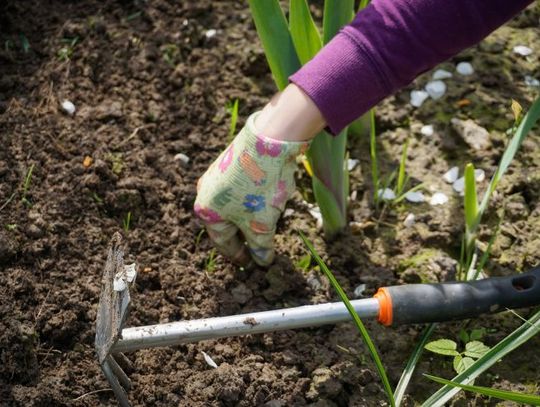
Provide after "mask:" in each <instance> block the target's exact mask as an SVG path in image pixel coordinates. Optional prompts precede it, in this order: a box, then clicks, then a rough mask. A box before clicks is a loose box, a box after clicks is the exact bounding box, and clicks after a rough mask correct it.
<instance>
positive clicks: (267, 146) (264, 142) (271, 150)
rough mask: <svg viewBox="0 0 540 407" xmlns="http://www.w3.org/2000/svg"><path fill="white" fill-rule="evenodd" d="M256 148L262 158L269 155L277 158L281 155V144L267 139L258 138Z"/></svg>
mask: <svg viewBox="0 0 540 407" xmlns="http://www.w3.org/2000/svg"><path fill="white" fill-rule="evenodd" d="M255 148H256V149H257V153H259V155H260V156H263V155H269V156H270V157H277V156H278V155H280V154H281V143H280V142H279V141H274V140H271V139H269V138H266V137H265V138H261V137H257V143H256V144H255Z"/></svg>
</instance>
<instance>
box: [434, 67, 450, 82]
mask: <svg viewBox="0 0 540 407" xmlns="http://www.w3.org/2000/svg"><path fill="white" fill-rule="evenodd" d="M451 77H452V72H448V71H447V70H446V69H437V70H436V71H435V72H433V76H432V78H433V80H439V79H448V78H451Z"/></svg>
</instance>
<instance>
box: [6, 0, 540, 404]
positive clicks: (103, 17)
mask: <svg viewBox="0 0 540 407" xmlns="http://www.w3.org/2000/svg"><path fill="white" fill-rule="evenodd" d="M539 18H540V9H539V8H538V6H532V7H530V8H529V9H528V10H526V11H524V12H523V13H521V14H520V15H519V16H518V17H517V18H516V19H515V20H514V21H512V22H511V23H510V24H508V25H507V26H505V27H503V28H501V29H499V30H498V31H497V32H496V33H494V34H493V35H492V36H490V37H489V38H488V39H487V40H485V41H484V42H482V43H481V44H480V45H479V46H477V47H474V48H472V49H469V50H467V51H465V52H464V53H462V54H461V55H459V56H457V57H456V58H454V59H453V60H452V61H449V62H448V63H446V64H443V66H442V67H443V68H446V69H447V70H449V71H451V72H453V73H454V75H453V78H451V79H449V80H446V83H447V85H448V92H447V94H446V95H445V96H444V97H443V98H442V99H439V100H436V101H434V100H428V101H426V102H425V103H424V104H423V105H422V106H421V107H420V108H413V107H412V106H411V105H410V103H409V92H410V90H412V89H415V88H419V87H423V85H424V84H425V83H426V82H427V81H428V80H429V78H430V73H426V74H425V75H424V76H422V77H421V78H419V79H418V80H417V81H416V82H415V84H412V85H411V86H410V87H409V88H407V89H405V90H403V91H401V92H399V93H398V94H397V95H395V96H393V97H391V98H389V99H387V100H386V101H384V102H383V103H382V104H381V106H380V107H378V108H377V127H378V129H377V131H378V134H379V138H378V140H379V151H380V162H381V166H382V172H383V174H386V175H388V174H389V173H390V172H391V170H392V169H393V168H395V167H396V166H397V165H398V162H399V154H400V151H401V146H402V143H403V142H405V140H406V139H408V138H409V139H410V140H411V141H410V145H409V153H408V160H407V171H408V173H409V175H410V176H411V177H412V178H413V179H415V180H418V181H422V182H425V183H426V185H427V188H428V191H427V192H426V194H427V195H430V194H431V193H433V192H435V191H442V192H444V193H446V194H447V195H448V196H449V198H450V200H449V202H448V203H446V204H445V205H439V206H431V205H429V204H428V203H421V204H413V203H407V202H403V203H401V204H399V205H397V206H392V207H388V208H386V209H385V210H384V211H383V212H382V213H381V212H374V209H373V205H372V200H371V198H372V189H371V185H370V179H371V178H370V172H369V168H370V162H369V156H368V154H366V152H367V151H368V149H369V139H368V137H350V140H349V144H350V149H349V150H350V156H351V158H357V159H360V164H359V165H358V166H357V167H356V168H355V169H353V170H352V173H351V191H356V199H355V200H353V201H351V205H350V221H351V222H355V223H354V226H353V227H352V228H351V230H350V231H348V232H347V233H346V234H345V235H344V236H342V237H340V238H339V239H338V240H337V241H335V242H333V243H331V244H327V243H325V242H324V241H323V239H322V235H321V233H320V231H318V230H317V228H316V226H315V225H316V222H315V220H314V219H313V218H312V217H311V216H310V215H309V213H308V211H307V208H306V206H305V204H304V203H303V199H304V198H306V197H307V198H309V197H310V196H311V191H310V182H309V179H308V177H307V175H306V174H305V173H304V172H302V178H301V179H299V182H298V184H299V189H298V192H297V193H296V194H295V195H294V197H293V199H292V201H291V202H290V203H289V204H288V207H289V208H291V209H293V210H294V212H293V213H292V214H290V216H288V217H286V218H284V219H282V220H281V221H280V223H279V225H278V233H277V237H276V242H277V250H278V254H279V255H278V258H277V261H276V263H275V265H273V266H272V267H270V268H269V269H262V268H258V269H255V270H253V271H250V272H246V271H242V270H238V269H237V268H235V267H233V266H232V265H231V264H230V263H229V262H227V261H226V260H225V259H223V258H221V257H220V256H218V257H217V258H216V259H215V264H214V262H212V261H210V262H209V256H210V255H209V253H210V252H211V246H210V244H209V241H208V239H207V237H206V235H204V234H203V235H201V225H200V224H199V223H198V222H197V220H196V219H194V216H193V213H192V205H193V201H194V199H195V184H196V181H197V179H198V177H199V176H200V175H201V174H202V173H203V172H204V170H205V169H206V168H207V167H208V165H209V164H210V163H211V162H212V161H213V159H215V157H216V156H217V155H218V153H219V152H220V151H221V150H222V149H223V148H224V147H225V146H226V144H227V140H226V139H227V132H228V126H229V123H228V120H229V116H228V114H227V109H226V104H227V103H228V102H230V101H232V100H234V99H239V104H240V120H241V123H239V125H241V124H243V121H244V120H245V118H246V117H247V116H248V115H249V113H250V112H253V111H255V110H257V109H259V108H261V107H262V106H263V105H264V103H265V101H267V100H268V98H269V96H271V95H272V93H273V92H274V91H275V90H274V85H273V82H272V79H271V77H270V75H269V73H268V69H267V67H266V62H265V58H264V54H263V53H262V50H261V48H260V45H259V42H258V39H257V35H256V32H255V30H254V27H253V24H252V22H251V17H250V14H249V10H248V8H247V5H245V4H243V3H239V2H232V1H231V2H211V1H199V2H182V4H175V5H172V4H169V3H168V2H165V1H153V2H150V3H148V4H145V3H144V2H138V1H135V2H100V1H86V2H60V1H57V2H40V1H37V0H34V1H28V2H17V1H6V2H3V3H2V5H0V40H1V44H2V49H1V50H0V140H1V145H0V180H1V183H0V207H2V206H4V207H3V208H2V210H0V404H2V405H7V406H11V405H16V406H19V405H20V406H64V405H66V406H67V405H69V406H72V405H73V406H104V405H115V401H114V397H113V394H112V392H111V391H108V390H103V391H100V392H96V393H92V394H88V393H89V392H94V391H95V390H102V389H107V388H108V384H107V382H106V381H105V379H104V378H103V376H102V375H101V372H100V369H99V366H98V364H97V361H96V358H95V354H94V347H93V341H94V322H95V316H96V306H97V302H98V297H99V291H100V280H101V273H102V268H103V265H104V262H105V256H106V251H107V246H108V242H109V239H110V238H111V236H112V234H113V233H114V232H115V231H118V230H122V229H125V230H124V234H125V236H126V240H127V242H128V244H129V247H128V252H129V253H130V256H131V257H132V258H133V259H136V260H137V262H138V263H139V266H140V273H139V276H138V280H137V283H136V292H135V293H134V296H133V310H132V314H131V316H130V319H129V322H128V325H132V326H134V325H146V324H154V323H162V322H168V321H175V320H180V319H193V318H200V317H207V316H219V315H229V314H236V313H243V312H250V311H260V310H266V309H273V308H279V307H290V306H298V305H303V304H310V303H320V302H327V301H335V300H337V299H336V296H335V294H334V292H333V291H332V289H331V288H330V287H329V285H328V283H327V282H326V281H325V279H324V277H323V276H322V275H320V274H319V273H317V272H316V271H314V270H311V269H310V268H309V267H308V268H307V269H306V270H303V269H302V267H300V266H299V265H298V262H299V261H300V260H301V258H302V257H303V256H305V254H306V250H305V248H304V247H303V245H302V244H301V241H300V239H299V237H298V234H297V233H296V230H301V231H303V232H304V233H305V234H306V235H307V236H308V237H309V238H310V239H311V240H312V241H314V242H315V245H316V247H317V249H318V251H319V252H320V253H321V255H323V257H325V259H326V260H327V261H328V264H329V266H330V268H331V269H332V271H333V272H334V273H335V275H336V277H337V279H338V280H339V281H340V283H341V284H342V285H343V287H344V288H345V290H346V291H347V293H348V294H349V295H350V296H351V297H352V296H353V291H354V289H355V288H356V287H358V286H359V285H360V284H366V290H365V295H371V294H373V293H374V292H375V290H376V288H377V287H379V286H381V285H388V284H398V283H414V282H420V281H445V280H449V279H452V278H453V277H454V276H455V271H456V265H457V261H456V259H458V258H459V248H460V244H461V235H462V232H463V215H462V210H463V209H462V204H461V202H462V198H461V197H460V196H459V195H458V194H456V193H455V192H453V191H452V186H451V185H449V184H447V183H445V182H444V181H443V179H442V175H443V174H444V173H445V172H446V171H447V170H448V168H450V167H452V166H454V165H457V166H459V167H460V169H461V170H460V171H461V172H462V171H463V167H464V164H465V163H466V162H469V161H471V162H474V164H475V166H476V167H477V168H482V169H484V170H485V171H486V174H487V177H488V178H487V179H489V177H490V176H491V175H492V173H493V171H494V169H495V168H496V165H497V163H498V161H499V158H500V156H501V154H502V152H503V151H504V146H505V142H506V140H507V139H508V136H507V135H506V134H505V131H506V129H507V128H509V127H511V125H512V123H513V116H512V112H511V110H510V100H511V99H512V98H513V99H516V100H517V101H519V102H520V103H521V104H522V105H523V106H524V107H528V106H529V104H530V103H531V102H532V100H533V99H534V95H535V93H536V92H537V91H538V88H535V87H530V86H527V85H526V84H525V82H524V79H523V78H524V76H525V75H532V76H535V75H536V77H538V76H539V75H540V70H539V66H540V65H539V58H538V55H540V33H539V31H538V21H539ZM209 30H217V31H216V32H213V31H209ZM75 39H76V40H75ZM521 44H523V45H527V46H529V47H531V48H532V49H533V51H534V52H533V54H532V55H531V56H529V57H523V56H520V55H517V54H515V53H514V52H513V51H512V49H513V47H514V46H515V45H521ZM460 61H468V62H470V63H471V64H472V66H473V67H474V69H475V73H474V74H473V75H470V76H466V77H465V76H460V75H458V74H456V73H455V64H456V63H457V62H460ZM64 99H68V100H70V101H72V102H73V103H74V105H75V107H76V109H77V110H76V112H75V114H74V115H73V116H70V115H68V114H66V113H65V112H63V111H62V109H61V107H60V105H61V102H62V101H63V100H64ZM454 117H457V118H460V119H463V120H465V119H472V120H474V121H475V122H476V123H477V124H478V125H480V126H482V127H485V128H486V129H487V130H489V131H490V139H489V146H488V148H485V149H482V150H480V151H477V150H474V148H472V147H470V146H469V145H468V144H467V143H466V141H465V140H464V139H463V138H462V137H460V135H459V131H456V130H455V129H454V127H453V126H452V124H451V119H452V118H454ZM426 124H432V125H434V133H433V135H431V136H425V135H423V134H422V133H421V131H420V130H421V128H422V126H424V125H426ZM179 153H182V154H185V155H186V156H187V157H189V159H190V160H189V162H188V163H184V162H182V160H179V159H178V154H179ZM175 157H176V158H175ZM30 168H32V171H31V174H30V176H28V174H29V170H30ZM25 178H26V179H27V182H26V183H25ZM480 186H481V188H482V189H483V188H485V187H486V186H487V181H484V182H483V183H481V184H480ZM10 198H12V199H11V200H10ZM8 201H9V202H8ZM4 204H5V205H4ZM503 209H504V210H505V213H504V219H503V221H502V223H501V228H500V232H499V235H498V237H497V239H496V240H495V244H494V246H493V251H492V256H491V259H490V261H489V263H488V267H487V268H488V269H489V270H490V274H492V275H505V274H509V273H513V272H518V271H523V270H526V269H528V268H530V267H532V266H535V265H537V264H540V240H539V236H540V135H539V133H538V130H537V129H535V130H534V131H533V132H532V133H531V134H530V135H529V137H528V138H527V139H526V140H525V142H524V143H523V145H522V147H521V150H520V151H519V152H518V155H517V158H516V159H515V160H514V162H513V163H512V165H511V167H510V169H509V173H508V174H507V176H505V178H504V179H503V180H502V182H501V184H500V187H499V189H498V193H497V194H496V195H495V197H494V199H493V202H492V205H491V207H490V209H489V211H488V213H487V216H486V217H485V221H484V223H485V225H484V226H483V227H482V232H481V234H480V240H481V241H482V242H487V241H488V240H489V237H490V236H491V233H492V232H493V230H494V226H495V225H496V224H497V222H498V216H501V214H502V210H503ZM128 213H129V214H130V220H129V221H128V220H127V217H128ZM409 213H414V214H415V215H416V223H415V224H414V225H412V226H411V227H405V226H404V224H403V220H404V219H405V217H406V216H407V214H409ZM127 223H129V227H128V224H127ZM209 263H210V264H211V265H212V267H209ZM529 314H530V310H523V311H521V315H523V316H525V317H526V316H527V315H529ZM464 324H465V325H466V328H467V329H472V328H486V330H487V334H486V335H485V337H484V338H483V340H484V342H485V343H486V344H487V345H493V344H495V343H497V341H498V340H500V339H502V338H503V337H504V336H506V335H507V334H508V333H509V332H511V331H512V330H513V329H514V328H516V327H517V326H519V325H520V324H521V321H520V320H519V319H518V318H517V317H516V316H514V315H512V314H509V313H506V314H500V315H496V316H490V317H486V318H481V319H478V320H472V321H469V322H467V323H452V324H441V325H439V326H438V328H437V330H436V332H435V334H434V338H439V337H444V338H450V339H454V340H457V337H458V332H459V330H460V328H461V327H463V326H464ZM367 327H368V329H369V330H370V332H371V333H372V335H373V337H374V339H375V342H376V344H377V346H378V348H379V350H380V352H381V356H382V359H383V362H384V364H385V366H386V368H387V369H388V373H389V376H390V380H391V382H392V384H393V385H395V384H396V383H397V381H398V380H399V377H400V375H401V371H402V369H403V366H404V364H405V362H406V360H407V358H408V355H409V354H410V352H411V351H412V350H413V348H414V346H415V344H416V341H417V340H418V337H419V333H420V332H421V329H422V327H421V326H406V327H399V328H391V329H390V328H383V327H380V326H379V325H377V323H375V322H372V321H369V322H367ZM539 346H540V339H539V337H535V338H534V339H533V340H531V341H529V342H528V343H527V344H525V345H524V346H523V347H522V348H520V350H519V351H518V352H515V353H513V354H511V355H510V356H508V357H507V358H505V359H504V360H503V361H502V362H501V363H498V364H497V365H496V366H494V367H493V368H492V369H490V370H489V372H488V373H487V374H484V375H483V376H482V377H481V378H480V379H479V380H477V383H478V384H481V385H488V386H494V387H498V388H505V389H512V390H518V391H524V392H529V393H538V391H539V390H538V366H539V365H540V355H539V353H538V347H539ZM201 351H205V352H206V353H207V354H209V355H210V356H211V357H212V358H213V360H214V361H215V362H216V363H217V364H218V365H219V367H218V368H217V369H213V368H211V367H210V366H208V364H207V363H206V362H205V360H204V357H203V355H202V353H201ZM130 359H131V360H133V361H134V366H135V368H134V370H133V371H132V372H130V377H131V378H132V380H133V384H134V388H133V390H132V391H131V392H130V398H131V400H132V402H133V404H134V405H137V406H172V405H181V406H208V405H212V406H213V405H216V406H219V405H226V406H228V405H230V406H233V405H239V406H254V405H265V403H266V405H267V406H273V407H275V406H292V405H298V406H302V405H309V404H313V405H316V406H320V407H322V406H365V405H367V406H371V405H384V403H385V401H384V400H385V395H384V392H383V390H382V387H381V384H380V381H379V379H378V377H377V374H376V371H375V368H374V366H373V365H372V363H371V360H370V359H369V356H368V354H367V351H366V350H365V349H364V347H363V345H362V344H361V341H360V338H359V336H358V334H357V333H356V331H355V329H354V327H353V326H352V324H341V325H339V326H329V327H322V328H317V329H303V330H298V331H285V332H279V333H274V334H264V335H254V336H247V337H242V338H232V339H222V340H217V341H205V342H202V343H198V344H191V345H185V346H178V347H170V348H164V349H153V350H144V351H139V352H136V353H134V354H132V355H130ZM420 373H431V374H436V375H439V376H443V377H447V378H450V377H452V376H453V374H452V366H451V363H448V361H447V360H446V359H445V358H443V357H439V356H437V355H434V354H430V353H428V352H426V353H425V354H424V356H423V357H422V359H421V362H420V364H419V366H418V372H417V374H416V375H415V378H414V379H413V382H412V384H411V386H410V388H409V390H408V392H409V394H410V395H409V396H408V399H407V402H406V404H407V405H413V404H414V402H421V401H423V400H424V399H425V398H426V397H427V396H429V395H430V394H432V393H433V392H434V391H435V390H436V389H437V388H438V386H437V385H436V384H434V383H432V382H429V381H428V380H427V379H425V378H423V377H422V376H421V374H420ZM455 400H457V401H455V405H470V404H472V403H474V402H476V403H477V404H476V405H484V404H486V405H495V402H494V401H487V399H481V398H479V397H474V396H471V395H470V394H461V395H460V396H458V397H456V398H455ZM473 400H476V401H473Z"/></svg>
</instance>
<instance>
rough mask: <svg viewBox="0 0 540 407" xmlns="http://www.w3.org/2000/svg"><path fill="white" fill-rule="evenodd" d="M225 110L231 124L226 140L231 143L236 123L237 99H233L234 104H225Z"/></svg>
mask: <svg viewBox="0 0 540 407" xmlns="http://www.w3.org/2000/svg"><path fill="white" fill-rule="evenodd" d="M227 110H228V112H229V114H230V115H231V123H230V124H229V135H228V140H229V141H232V140H233V138H234V135H235V134H236V123H237V122H238V99H234V103H228V104H227Z"/></svg>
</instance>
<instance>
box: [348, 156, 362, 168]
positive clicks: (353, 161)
mask: <svg viewBox="0 0 540 407" xmlns="http://www.w3.org/2000/svg"><path fill="white" fill-rule="evenodd" d="M359 162H360V161H359V160H356V159H354V158H349V159H348V160H347V169H348V170H349V171H352V170H354V168H355V167H356V166H357V165H358V163H359Z"/></svg>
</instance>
